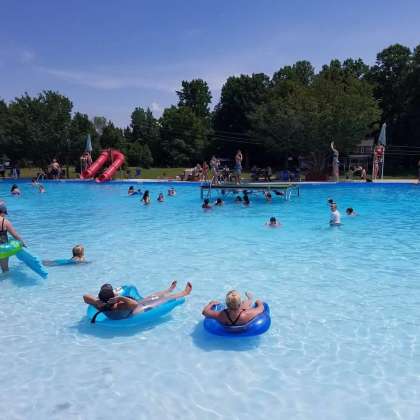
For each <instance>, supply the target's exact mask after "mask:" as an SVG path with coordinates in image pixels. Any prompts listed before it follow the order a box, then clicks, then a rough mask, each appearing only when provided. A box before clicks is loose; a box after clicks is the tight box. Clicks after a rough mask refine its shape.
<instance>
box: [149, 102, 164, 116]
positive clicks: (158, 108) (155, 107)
mask: <svg viewBox="0 0 420 420" xmlns="http://www.w3.org/2000/svg"><path fill="white" fill-rule="evenodd" d="M150 109H151V111H152V112H153V113H154V114H155V115H158V116H160V115H161V114H162V111H163V107H162V106H161V105H160V104H159V103H157V102H152V103H151V105H150Z"/></svg>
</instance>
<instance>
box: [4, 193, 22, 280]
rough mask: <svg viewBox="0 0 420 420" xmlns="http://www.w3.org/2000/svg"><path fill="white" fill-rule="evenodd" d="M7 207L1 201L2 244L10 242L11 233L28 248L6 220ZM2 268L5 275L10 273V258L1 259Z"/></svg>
mask: <svg viewBox="0 0 420 420" xmlns="http://www.w3.org/2000/svg"><path fill="white" fill-rule="evenodd" d="M6 215H7V207H6V203H5V202H4V201H0V244H7V242H8V241H9V237H8V235H7V234H8V233H10V234H11V235H12V236H13V237H14V238H15V239H16V240H17V241H20V242H22V245H23V246H24V247H26V244H25V242H24V241H23V239H22V238H21V237H20V235H19V234H18V233H17V232H16V230H15V229H14V228H13V226H12V224H11V223H10V222H9V221H8V220H7V219H6V217H5V216H6ZM0 267H1V270H2V271H3V273H5V272H6V271H9V258H8V257H6V258H2V259H0Z"/></svg>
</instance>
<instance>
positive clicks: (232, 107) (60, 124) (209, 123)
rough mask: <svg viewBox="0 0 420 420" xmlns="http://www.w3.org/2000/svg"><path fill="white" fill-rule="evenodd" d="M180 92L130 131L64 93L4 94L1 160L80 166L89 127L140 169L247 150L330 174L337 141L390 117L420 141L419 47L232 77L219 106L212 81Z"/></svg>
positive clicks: (396, 130)
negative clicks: (80, 107)
mask: <svg viewBox="0 0 420 420" xmlns="http://www.w3.org/2000/svg"><path fill="white" fill-rule="evenodd" d="M176 93H177V96H178V103H177V104H176V105H172V106H170V107H168V108H166V109H165V110H164V111H163V114H162V116H161V117H160V118H155V117H154V115H153V113H152V112H151V110H150V109H143V108H141V107H137V108H135V109H134V110H133V112H132V114H131V123H130V125H129V126H128V127H126V128H124V129H122V128H119V127H116V126H115V125H114V124H113V123H112V121H109V120H107V119H105V118H104V117H95V118H93V120H90V119H89V118H88V116H87V115H86V114H82V113H79V112H73V104H72V102H71V100H70V99H69V98H67V97H65V96H63V95H61V94H60V93H58V92H53V91H44V92H42V93H40V94H39V95H37V96H29V95H28V94H27V93H25V94H24V95H22V96H20V97H17V98H15V99H14V100H13V101H10V102H9V103H6V102H5V101H2V100H0V147H1V149H0V150H1V152H0V159H1V155H2V154H3V155H4V157H7V158H8V159H11V160H13V161H19V162H23V163H28V164H34V165H37V166H45V165H46V164H47V163H48V162H49V161H51V159H52V158H57V159H59V160H60V161H61V162H63V163H69V164H77V163H78V161H79V157H80V154H81V152H82V151H83V150H84V146H85V141H86V136H87V135H88V134H90V136H91V138H92V144H93V148H94V154H95V153H97V152H99V150H100V149H102V148H109V147H113V148H117V149H120V150H122V151H123V152H124V153H125V154H126V156H127V163H128V164H129V165H131V166H143V167H150V166H152V165H153V166H162V167H170V166H173V167H176V166H190V165H194V164H195V163H197V162H202V161H203V160H206V159H209V156H210V155H212V154H216V155H218V156H219V157H232V156H233V154H234V153H235V151H236V150H237V149H238V148H240V149H241V150H242V151H243V152H244V155H245V159H246V164H248V165H253V164H256V165H268V164H270V165H272V166H274V167H281V166H284V165H285V162H287V159H288V157H289V156H299V155H300V156H305V157H306V158H307V159H310V160H311V162H312V165H313V170H314V171H315V172H319V173H322V172H323V171H325V170H326V165H327V162H328V161H329V156H330V155H329V154H330V148H329V144H330V142H331V141H332V140H334V141H335V145H336V147H337V148H338V149H339V150H340V152H341V153H343V154H346V153H349V152H350V151H351V150H352V149H354V147H355V145H357V144H358V143H359V142H360V141H361V140H362V139H363V138H364V137H365V136H367V135H372V134H373V135H375V134H376V133H377V132H378V131H379V128H380V126H381V124H382V122H386V123H387V126H388V142H389V143H391V144H393V145H404V146H412V147H415V146H420V45H419V46H417V47H416V48H415V49H414V50H410V48H407V47H405V46H402V45H399V44H395V45H392V46H390V47H388V48H386V49H384V50H383V51H381V52H380V53H379V54H378V55H377V58H376V63H375V65H373V66H368V65H366V64H365V63H364V62H363V61H362V60H361V59H351V58H349V59H347V60H344V61H343V62H341V61H340V60H332V61H331V62H330V63H329V64H327V65H324V66H323V67H322V68H321V69H320V70H319V71H318V72H316V71H315V69H314V67H313V66H312V65H311V63H310V62H308V61H298V62H296V63H295V64H293V65H290V66H285V67H283V68H281V69H279V70H278V71H277V72H275V73H274V74H273V75H272V77H269V76H268V75H266V74H264V73H256V74H251V75H245V74H242V75H240V76H232V77H229V78H228V79H227V80H226V82H225V84H224V85H223V87H222V91H221V96H220V100H219V102H218V103H217V104H216V106H215V107H214V109H213V110H211V109H210V104H211V100H212V95H211V92H210V89H209V86H208V84H207V83H206V81H204V80H201V79H194V80H191V81H183V82H182V84H181V88H180V90H179V91H177V92H176ZM419 150H420V149H419Z"/></svg>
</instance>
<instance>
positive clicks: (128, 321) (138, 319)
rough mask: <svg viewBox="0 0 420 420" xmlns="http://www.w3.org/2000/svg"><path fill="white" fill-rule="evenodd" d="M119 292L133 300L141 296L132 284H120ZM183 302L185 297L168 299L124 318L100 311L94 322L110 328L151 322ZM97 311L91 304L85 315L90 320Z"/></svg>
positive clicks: (139, 298)
mask: <svg viewBox="0 0 420 420" xmlns="http://www.w3.org/2000/svg"><path fill="white" fill-rule="evenodd" d="M121 289H122V290H121V292H120V293H119V295H120V296H126V297H130V298H132V299H135V300H141V299H142V297H141V296H140V294H139V293H138V291H137V289H136V287H135V286H132V285H125V286H121ZM184 302H185V298H181V299H172V300H168V301H167V302H165V303H162V304H161V305H159V306H156V307H155V308H153V309H150V310H148V311H146V312H142V313H139V314H137V315H134V316H130V317H128V318H124V319H118V320H114V319H110V318H108V317H107V316H106V315H105V314H104V313H100V314H99V315H98V316H97V317H96V320H95V324H97V325H103V326H104V327H111V328H121V327H134V326H138V325H144V324H147V323H149V322H153V321H155V320H156V319H158V318H161V317H162V316H164V315H167V314H168V313H169V312H171V311H172V310H173V309H174V308H175V307H176V306H179V305H182V304H183V303H184ZM97 312H98V309H97V308H95V307H94V306H92V305H89V306H88V309H87V316H88V318H89V319H90V320H92V318H93V317H94V316H95V314H96V313H97Z"/></svg>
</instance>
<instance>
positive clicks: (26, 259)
mask: <svg viewBox="0 0 420 420" xmlns="http://www.w3.org/2000/svg"><path fill="white" fill-rule="evenodd" d="M16 257H17V258H18V259H19V260H20V261H22V262H23V263H24V264H26V265H27V266H28V267H29V268H30V269H31V270H32V271H34V272H35V273H36V274H38V275H39V276H41V277H42V278H43V279H46V278H47V276H48V271H47V270H45V268H44V267H43V265H42V264H41V261H40V260H39V258H38V257H36V256H35V255H32V254H30V253H29V252H28V251H27V250H26V249H23V248H22V249H21V250H20V251H19V252H18V253H17V254H16Z"/></svg>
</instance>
